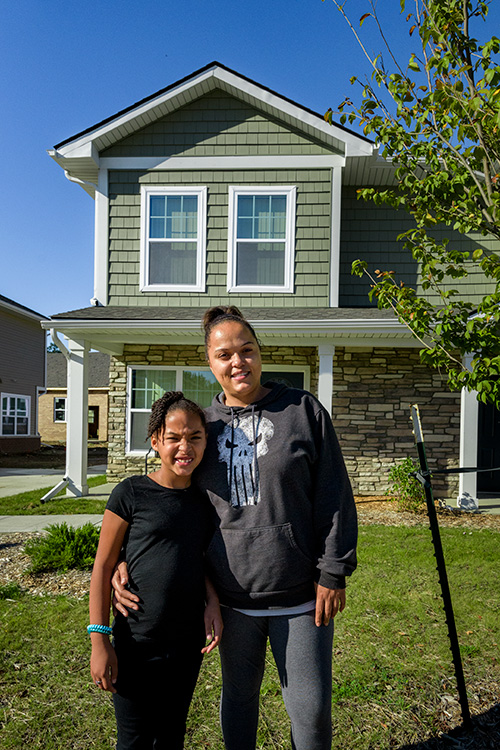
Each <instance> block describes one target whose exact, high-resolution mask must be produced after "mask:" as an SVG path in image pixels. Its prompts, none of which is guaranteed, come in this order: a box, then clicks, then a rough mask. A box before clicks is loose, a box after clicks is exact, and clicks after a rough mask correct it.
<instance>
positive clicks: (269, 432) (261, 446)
mask: <svg viewBox="0 0 500 750" xmlns="http://www.w3.org/2000/svg"><path fill="white" fill-rule="evenodd" d="M273 435H274V425H273V423H272V422H271V420H270V419H267V417H262V416H259V415H256V414H255V413H254V412H252V414H251V415H249V416H245V417H241V418H240V417H239V416H238V415H237V414H234V413H233V419H232V420H231V423H230V424H227V425H225V427H224V430H223V431H222V433H221V434H220V435H219V437H218V440H217V445H218V449H219V461H223V462H225V463H226V465H227V481H228V485H229V491H230V498H231V505H232V506H233V507H234V508H239V507H241V506H242V505H257V503H258V502H259V501H260V486H259V466H258V462H257V459H258V458H259V457H260V456H265V455H266V453H267V452H268V450H269V447H268V441H269V440H270V439H271V438H272V437H273Z"/></svg>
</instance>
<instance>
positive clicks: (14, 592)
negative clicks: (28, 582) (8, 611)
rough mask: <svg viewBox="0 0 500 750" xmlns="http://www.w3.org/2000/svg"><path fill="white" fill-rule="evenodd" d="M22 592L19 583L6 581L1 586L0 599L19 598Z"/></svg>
mask: <svg viewBox="0 0 500 750" xmlns="http://www.w3.org/2000/svg"><path fill="white" fill-rule="evenodd" d="M22 593H23V592H22V591H21V587H20V586H18V585H17V583H5V584H4V585H3V586H0V599H19V597H20V596H21V595H22Z"/></svg>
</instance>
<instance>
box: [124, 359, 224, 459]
mask: <svg viewBox="0 0 500 750" xmlns="http://www.w3.org/2000/svg"><path fill="white" fill-rule="evenodd" d="M133 370H168V371H170V372H175V373H176V375H175V390H176V391H182V376H183V373H184V372H185V371H186V370H196V371H197V372H211V370H210V367H197V366H196V365H182V366H172V365H165V366H163V367H162V366H158V367H157V366H156V365H155V364H154V363H153V364H149V365H129V366H128V367H127V414H126V437H125V454H126V455H127V456H145V455H146V453H147V452H148V450H149V446H148V445H147V443H146V444H145V448H144V450H140V451H137V450H131V449H130V444H131V440H132V434H131V433H132V419H131V414H132V371H133ZM150 411H151V409H134V413H140V412H142V413H143V414H149V412H150Z"/></svg>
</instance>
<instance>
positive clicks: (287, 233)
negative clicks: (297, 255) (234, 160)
mask: <svg viewBox="0 0 500 750" xmlns="http://www.w3.org/2000/svg"><path fill="white" fill-rule="evenodd" d="M295 203H296V188H295V187H294V186H286V187H272V188H270V187H269V186H267V187H255V186H249V187H233V186H232V187H230V188H229V222H228V224H229V226H228V291H229V292H236V291H238V292H255V291H257V292H290V293H291V292H293V265H294V249H295Z"/></svg>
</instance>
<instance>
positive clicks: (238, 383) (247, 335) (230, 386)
mask: <svg viewBox="0 0 500 750" xmlns="http://www.w3.org/2000/svg"><path fill="white" fill-rule="evenodd" d="M208 364H209V365H210V369H211V370H212V372H213V374H214V375H215V377H216V378H217V381H218V382H219V384H220V385H221V387H222V390H223V391H224V394H225V396H226V404H227V406H246V405H248V404H252V403H254V402H255V401H258V399H259V398H260V397H261V396H262V395H263V394H264V393H265V392H266V390H265V389H264V388H262V386H261V384H260V376H261V373H262V362H261V359H260V350H259V345H258V344H257V342H256V340H255V338H254V337H253V336H252V334H251V332H250V331H249V330H248V328H247V327H246V326H245V325H243V324H242V323H238V322H237V321H233V320H226V321H224V322H223V323H221V324H220V325H218V326H216V327H214V328H213V329H212V332H211V334H210V338H209V341H208Z"/></svg>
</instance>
